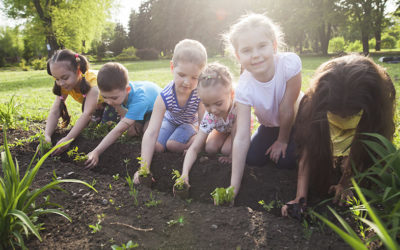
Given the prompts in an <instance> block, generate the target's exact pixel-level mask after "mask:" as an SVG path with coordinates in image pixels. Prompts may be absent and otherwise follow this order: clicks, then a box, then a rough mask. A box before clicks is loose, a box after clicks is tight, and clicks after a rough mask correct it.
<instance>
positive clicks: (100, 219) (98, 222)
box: [89, 214, 105, 234]
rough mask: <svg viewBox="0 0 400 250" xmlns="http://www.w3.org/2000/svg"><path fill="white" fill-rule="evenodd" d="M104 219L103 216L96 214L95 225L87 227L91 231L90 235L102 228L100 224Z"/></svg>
mask: <svg viewBox="0 0 400 250" xmlns="http://www.w3.org/2000/svg"><path fill="white" fill-rule="evenodd" d="M104 217H105V215H104V214H98V215H97V223H96V224H95V225H89V227H90V228H91V229H92V234H94V233H97V232H100V230H101V229H102V228H103V227H102V226H101V225H100V224H101V223H102V222H103V220H104Z"/></svg>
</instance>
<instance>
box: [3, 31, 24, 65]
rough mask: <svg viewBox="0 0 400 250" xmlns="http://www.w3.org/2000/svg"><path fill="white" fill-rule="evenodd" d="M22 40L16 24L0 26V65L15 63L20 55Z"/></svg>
mask: <svg viewBox="0 0 400 250" xmlns="http://www.w3.org/2000/svg"><path fill="white" fill-rule="evenodd" d="M22 48H23V41H22V34H21V31H20V29H19V27H18V26H16V27H15V28H11V27H0V67H2V66H6V63H8V64H9V63H16V62H17V61H18V58H19V57H20V56H21V55H22Z"/></svg>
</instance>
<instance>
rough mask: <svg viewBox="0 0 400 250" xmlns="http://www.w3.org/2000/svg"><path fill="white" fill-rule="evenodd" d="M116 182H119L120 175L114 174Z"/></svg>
mask: <svg viewBox="0 0 400 250" xmlns="http://www.w3.org/2000/svg"><path fill="white" fill-rule="evenodd" d="M112 177H113V179H114V181H118V180H119V173H117V174H114V175H113V176H112Z"/></svg>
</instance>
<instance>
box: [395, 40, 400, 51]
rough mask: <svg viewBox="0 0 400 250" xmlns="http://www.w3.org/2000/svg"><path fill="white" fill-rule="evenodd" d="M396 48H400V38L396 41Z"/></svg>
mask: <svg viewBox="0 0 400 250" xmlns="http://www.w3.org/2000/svg"><path fill="white" fill-rule="evenodd" d="M396 48H398V49H400V40H398V41H397V46H396Z"/></svg>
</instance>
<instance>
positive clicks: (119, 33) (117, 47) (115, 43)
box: [109, 23, 127, 55]
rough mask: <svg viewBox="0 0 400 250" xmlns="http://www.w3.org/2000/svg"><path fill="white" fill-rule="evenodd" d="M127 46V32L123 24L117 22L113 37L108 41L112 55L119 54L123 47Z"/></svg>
mask: <svg viewBox="0 0 400 250" xmlns="http://www.w3.org/2000/svg"><path fill="white" fill-rule="evenodd" d="M126 47H127V34H126V31H125V29H124V26H123V25H122V24H120V23H117V25H116V26H115V29H114V37H113V38H112V41H111V43H110V46H109V49H110V50H111V51H113V52H114V55H119V54H120V53H121V52H122V50H123V49H124V48H126Z"/></svg>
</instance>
